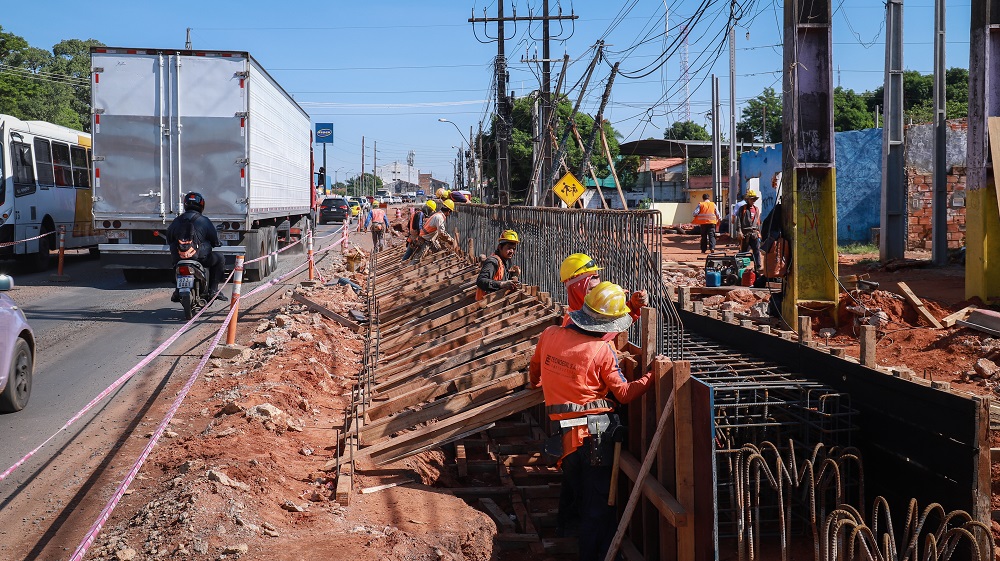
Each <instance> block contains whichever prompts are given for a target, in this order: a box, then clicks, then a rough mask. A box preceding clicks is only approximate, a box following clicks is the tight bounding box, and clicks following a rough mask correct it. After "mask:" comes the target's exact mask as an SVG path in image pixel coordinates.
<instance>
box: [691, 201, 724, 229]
mask: <svg viewBox="0 0 1000 561" xmlns="http://www.w3.org/2000/svg"><path fill="white" fill-rule="evenodd" d="M718 222H719V217H718V216H716V214H715V203H713V202H712V201H701V203H700V204H699V205H698V214H696V215H695V216H694V223H695V224H717V223H718Z"/></svg>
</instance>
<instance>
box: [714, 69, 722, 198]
mask: <svg viewBox="0 0 1000 561" xmlns="http://www.w3.org/2000/svg"><path fill="white" fill-rule="evenodd" d="M719 105H720V103H719V77H718V76H716V75H715V74H712V200H713V201H715V204H719V202H720V201H721V199H722V130H721V127H720V126H719V121H720V120H721V119H719V117H720V115H719Z"/></svg>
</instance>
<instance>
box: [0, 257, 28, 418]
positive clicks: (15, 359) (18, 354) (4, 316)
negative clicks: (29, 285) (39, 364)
mask: <svg viewBox="0 0 1000 561" xmlns="http://www.w3.org/2000/svg"><path fill="white" fill-rule="evenodd" d="M13 287H14V281H13V280H12V279H11V278H10V277H8V276H6V275H0V291H7V290H10V289H11V288H13ZM0 325H4V326H5V328H4V329H2V330H0V336H2V339H0V388H2V391H0V413H13V412H15V411H20V410H21V409H24V407H25V406H26V405H27V404H28V397H30V396H31V378H32V369H33V367H34V363H35V333H34V331H32V330H31V327H30V326H29V325H28V320H27V319H25V317H24V312H22V311H21V308H19V307H18V306H17V304H16V303H15V302H14V300H13V299H11V297H10V296H7V295H6V294H3V293H0Z"/></svg>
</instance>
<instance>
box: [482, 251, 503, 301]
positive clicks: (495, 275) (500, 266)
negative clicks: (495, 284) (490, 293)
mask: <svg viewBox="0 0 1000 561" xmlns="http://www.w3.org/2000/svg"><path fill="white" fill-rule="evenodd" d="M490 259H493V260H495V261H496V264H497V272H495V273H493V280H495V281H502V280H503V275H504V273H505V272H506V270H505V269H504V268H503V260H502V259H500V258H499V257H497V256H496V255H490V256H489V258H488V259H487V261H489V260H490ZM483 298H486V292H485V291H484V290H483V289H482V288H478V287H477V288H476V302H478V301H480V300H482V299H483Z"/></svg>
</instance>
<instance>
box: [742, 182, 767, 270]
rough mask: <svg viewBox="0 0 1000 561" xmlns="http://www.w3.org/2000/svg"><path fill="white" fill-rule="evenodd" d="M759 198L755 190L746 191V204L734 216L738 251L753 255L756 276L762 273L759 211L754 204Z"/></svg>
mask: <svg viewBox="0 0 1000 561" xmlns="http://www.w3.org/2000/svg"><path fill="white" fill-rule="evenodd" d="M759 198H760V194H759V193H757V190H756V189H747V193H746V196H744V199H745V200H746V204H745V205H743V206H742V207H740V210H739V212H738V213H737V214H736V227H737V228H739V230H738V237H739V239H740V251H741V252H743V251H747V250H748V249H749V250H750V252H751V253H752V254H753V268H754V272H755V273H756V274H757V275H760V274H761V273H763V271H764V269H763V265H762V264H761V261H760V209H759V208H757V205H755V204H754V203H756V202H757V199H759Z"/></svg>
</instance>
